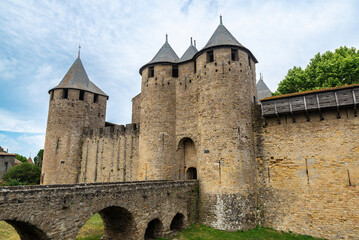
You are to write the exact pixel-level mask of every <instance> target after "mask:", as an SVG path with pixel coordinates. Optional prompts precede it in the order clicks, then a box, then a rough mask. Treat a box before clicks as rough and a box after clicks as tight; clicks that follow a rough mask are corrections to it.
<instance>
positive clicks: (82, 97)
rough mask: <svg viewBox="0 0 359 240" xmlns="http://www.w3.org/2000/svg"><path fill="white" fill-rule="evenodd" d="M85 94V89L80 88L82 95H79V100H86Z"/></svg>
mask: <svg viewBox="0 0 359 240" xmlns="http://www.w3.org/2000/svg"><path fill="white" fill-rule="evenodd" d="M84 96H85V91H84V90H80V96H79V100H82V101H83V100H84Z"/></svg>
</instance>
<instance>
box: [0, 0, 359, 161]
mask: <svg viewBox="0 0 359 240" xmlns="http://www.w3.org/2000/svg"><path fill="white" fill-rule="evenodd" d="M220 14H222V15H223V23H224V25H225V26H226V27H227V28H228V29H229V31H230V32H231V33H232V34H233V35H234V36H235V37H236V38H237V40H238V41H239V42H240V43H242V44H243V45H244V46H246V47H247V48H249V49H250V50H251V51H252V53H253V54H254V55H255V56H256V58H257V59H258V61H259V63H258V64H257V75H258V76H259V73H262V74H263V75H264V81H265V82H266V83H267V85H268V86H269V87H270V88H271V90H272V91H274V90H275V89H276V88H277V84H278V83H279V82H280V81H281V80H282V79H283V78H284V76H285V75H286V73H287V71H288V69H290V68H292V67H293V66H302V67H304V66H305V65H306V64H307V63H308V61H309V60H310V58H312V57H313V56H314V55H315V54H316V53H318V52H325V51H327V50H334V49H335V48H337V47H339V46H343V45H346V46H353V47H356V48H359V31H358V27H359V1H355V0H352V1H349V0H348V1H345V0H342V1H330V0H326V1H324V0H323V1H321V0H318V1H309V0H308V1H305V0H303V1H288V0H283V1H278V0H276V1H274V0H273V1H270V0H268V1H259V0H257V1H240V0H224V1H215V0H212V1H199V0H198V1H195V0H178V1H168V0H163V1H155V0H151V1H115V0H111V1H104V0H102V1H94V0H93V1H83V0H81V1H74V0H63V1H49V0H41V1H40V0H37V1H31V0H23V1H14V0H13V1H7V0H2V1H0V146H2V147H4V148H5V149H7V148H8V149H9V152H13V153H14V152H16V153H20V154H23V155H26V156H29V154H30V153H31V155H32V156H34V155H36V153H37V152H38V150H39V149H40V148H42V147H43V144H44V139H45V131H46V120H47V111H48V97H49V96H48V90H49V89H50V88H52V87H54V86H56V85H57V84H58V83H59V82H60V81H61V79H62V77H63V76H64V75H65V73H66V72H67V70H68V69H69V67H70V66H71V64H72V63H73V62H74V60H75V59H76V57H77V49H78V45H79V43H80V44H81V46H82V49H81V59H82V62H83V64H84V66H85V68H86V71H87V73H88V75H89V78H90V79H91V80H92V81H93V82H94V83H95V84H96V85H98V86H99V87H100V88H101V89H102V90H103V91H104V92H106V93H107V94H108V95H109V96H110V99H109V102H108V107H107V121H110V122H114V123H118V124H126V123H129V122H130V121H131V98H132V97H134V96H135V95H136V94H138V93H139V92H140V79H141V78H140V75H139V73H138V70H139V68H140V67H141V66H142V65H144V64H145V63H147V62H148V61H150V60H151V59H152V57H153V56H154V55H155V54H156V52H157V51H158V50H159V48H160V47H161V46H162V44H163V43H164V41H165V34H166V33H168V35H169V43H170V44H171V46H172V47H173V49H174V50H175V51H176V53H177V55H178V56H181V55H182V54H183V53H184V51H185V50H186V49H187V47H188V46H189V41H190V37H193V38H194V39H196V40H197V48H198V49H201V48H202V47H203V46H204V45H205V44H206V43H207V41H208V40H209V38H210V36H211V35H212V33H213V32H214V30H215V28H216V27H217V25H218V23H219V15H220Z"/></svg>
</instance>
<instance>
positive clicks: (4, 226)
mask: <svg viewBox="0 0 359 240" xmlns="http://www.w3.org/2000/svg"><path fill="white" fill-rule="evenodd" d="M0 239H7V240H20V236H19V235H18V234H17V232H16V230H15V229H14V228H13V227H12V226H11V225H10V224H8V223H6V222H5V221H0Z"/></svg>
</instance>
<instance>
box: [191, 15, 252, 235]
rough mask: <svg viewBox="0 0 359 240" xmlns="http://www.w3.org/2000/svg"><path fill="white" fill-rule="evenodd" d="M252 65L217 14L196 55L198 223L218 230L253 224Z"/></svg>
mask: <svg viewBox="0 0 359 240" xmlns="http://www.w3.org/2000/svg"><path fill="white" fill-rule="evenodd" d="M256 63H257V60H256V58H255V57H254V55H253V54H252V53H251V52H250V51H249V50H248V49H247V48H246V47H244V46H243V45H242V44H240V43H239V42H238V41H237V40H236V39H235V38H234V37H233V36H232V34H231V33H230V32H229V31H228V30H227V28H226V27H225V26H224V25H223V23H222V17H221V19H220V24H219V26H218V27H217V29H216V30H215V32H214V33H213V35H212V37H211V38H210V39H209V41H208V43H207V44H206V45H205V47H204V48H203V49H202V50H200V52H199V53H197V54H196V65H197V66H196V69H197V76H198V79H199V83H198V85H199V88H198V89H199V100H198V112H199V114H198V131H199V134H200V141H199V142H200V144H199V149H198V178H199V180H200V186H201V187H200V191H201V201H202V205H201V209H202V214H201V216H202V221H203V223H205V224H207V225H210V226H212V227H215V228H217V229H227V230H237V229H247V228H251V227H254V226H255V224H256V223H255V206H256V198H255V186H256V170H255V149H254V146H255V142H254V135H253V122H254V121H253V120H254V115H253V111H254V109H255V105H256V103H257V91H256V72H255V64H256Z"/></svg>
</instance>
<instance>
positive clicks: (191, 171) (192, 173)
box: [186, 167, 197, 180]
mask: <svg viewBox="0 0 359 240" xmlns="http://www.w3.org/2000/svg"><path fill="white" fill-rule="evenodd" d="M186 179H187V180H192V179H197V169H196V168H194V167H190V168H188V169H187V174H186Z"/></svg>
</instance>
